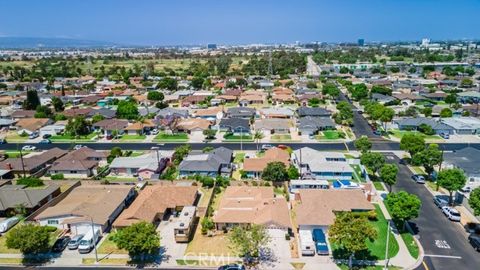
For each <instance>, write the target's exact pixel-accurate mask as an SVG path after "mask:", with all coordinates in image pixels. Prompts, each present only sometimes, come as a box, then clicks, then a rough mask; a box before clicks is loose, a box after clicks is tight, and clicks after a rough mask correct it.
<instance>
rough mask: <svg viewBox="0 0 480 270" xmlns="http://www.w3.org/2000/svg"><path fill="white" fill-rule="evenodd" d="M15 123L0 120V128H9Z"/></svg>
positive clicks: (9, 120)
mask: <svg viewBox="0 0 480 270" xmlns="http://www.w3.org/2000/svg"><path fill="white" fill-rule="evenodd" d="M16 122H17V121H15V120H12V119H4V118H0V128H10V126H13V125H15V123H16Z"/></svg>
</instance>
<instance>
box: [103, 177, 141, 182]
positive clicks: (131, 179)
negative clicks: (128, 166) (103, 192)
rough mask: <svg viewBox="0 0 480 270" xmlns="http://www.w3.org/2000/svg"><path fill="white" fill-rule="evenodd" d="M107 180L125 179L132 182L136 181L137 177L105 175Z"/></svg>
mask: <svg viewBox="0 0 480 270" xmlns="http://www.w3.org/2000/svg"><path fill="white" fill-rule="evenodd" d="M105 179H106V180H108V181H125V182H132V181H137V180H138V179H137V178H135V177H117V176H107V177H105Z"/></svg>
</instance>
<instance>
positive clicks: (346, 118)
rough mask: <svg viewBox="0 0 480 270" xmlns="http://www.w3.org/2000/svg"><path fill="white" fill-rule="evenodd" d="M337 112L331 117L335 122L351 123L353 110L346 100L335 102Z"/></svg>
mask: <svg viewBox="0 0 480 270" xmlns="http://www.w3.org/2000/svg"><path fill="white" fill-rule="evenodd" d="M337 110H338V113H336V114H335V115H334V116H333V118H334V120H335V122H336V123H337V124H342V125H351V124H352V123H353V111H352V107H351V105H350V104H349V103H348V102H346V101H340V102H339V103H338V104H337Z"/></svg>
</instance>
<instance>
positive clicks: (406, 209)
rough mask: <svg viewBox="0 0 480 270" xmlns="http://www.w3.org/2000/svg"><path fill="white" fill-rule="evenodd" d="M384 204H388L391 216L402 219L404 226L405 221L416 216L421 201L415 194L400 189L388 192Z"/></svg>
mask: <svg viewBox="0 0 480 270" xmlns="http://www.w3.org/2000/svg"><path fill="white" fill-rule="evenodd" d="M385 204H386V205H387V206H388V209H389V211H390V213H391V215H392V218H393V219H396V220H401V221H403V226H405V222H406V221H408V220H410V219H412V218H416V217H418V214H419V212H420V206H421V205H422V202H421V201H420V199H419V198H418V197H417V196H416V195H414V194H409V193H407V192H405V191H400V192H397V193H389V194H388V195H387V198H386V199H385ZM404 229H405V228H404Z"/></svg>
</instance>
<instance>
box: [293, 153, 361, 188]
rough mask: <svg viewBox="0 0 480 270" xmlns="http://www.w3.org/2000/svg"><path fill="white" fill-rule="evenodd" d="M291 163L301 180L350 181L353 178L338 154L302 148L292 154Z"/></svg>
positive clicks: (342, 156)
mask: <svg viewBox="0 0 480 270" xmlns="http://www.w3.org/2000/svg"><path fill="white" fill-rule="evenodd" d="M292 163H293V164H294V165H295V166H296V167H297V168H298V170H299V172H300V174H301V177H302V179H303V178H306V179H317V180H334V179H335V180H350V179H352V177H353V169H352V167H351V166H350V165H349V164H348V162H347V159H346V158H345V155H344V154H343V153H340V152H323V151H317V150H314V149H312V148H310V147H303V148H300V149H298V150H295V151H294V152H293V154H292Z"/></svg>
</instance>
